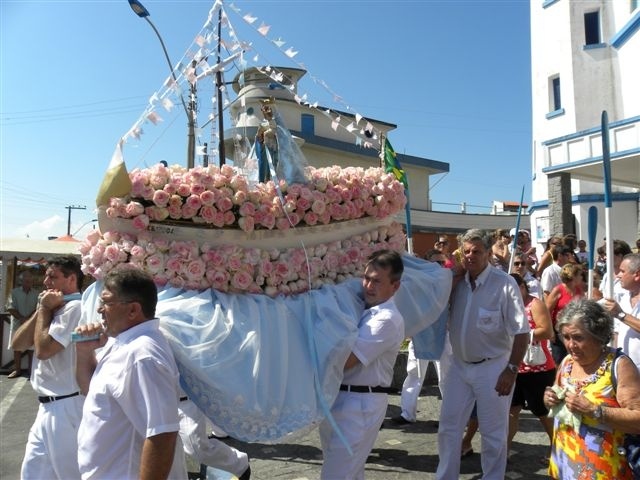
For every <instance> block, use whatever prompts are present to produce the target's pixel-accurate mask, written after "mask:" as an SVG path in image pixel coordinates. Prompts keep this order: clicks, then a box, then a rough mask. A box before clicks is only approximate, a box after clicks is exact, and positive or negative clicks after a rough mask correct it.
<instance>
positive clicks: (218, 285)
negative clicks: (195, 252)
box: [206, 269, 229, 292]
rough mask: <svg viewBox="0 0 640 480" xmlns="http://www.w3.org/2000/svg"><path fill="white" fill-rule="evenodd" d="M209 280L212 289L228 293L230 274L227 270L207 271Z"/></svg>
mask: <svg viewBox="0 0 640 480" xmlns="http://www.w3.org/2000/svg"><path fill="white" fill-rule="evenodd" d="M206 276H207V280H208V281H209V283H210V284H211V287H212V288H215V289H216V290H220V291H222V292H226V291H227V290H228V288H229V286H228V283H229V274H228V273H227V272H226V271H225V270H217V269H216V270H207V273H206Z"/></svg>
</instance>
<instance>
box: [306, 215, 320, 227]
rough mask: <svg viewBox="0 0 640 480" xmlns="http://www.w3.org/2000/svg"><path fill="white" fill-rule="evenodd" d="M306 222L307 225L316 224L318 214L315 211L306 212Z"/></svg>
mask: <svg viewBox="0 0 640 480" xmlns="http://www.w3.org/2000/svg"><path fill="white" fill-rule="evenodd" d="M304 223H306V224H307V225H315V224H317V223H318V215H317V214H315V213H314V212H307V213H305V214H304Z"/></svg>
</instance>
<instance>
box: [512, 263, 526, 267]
mask: <svg viewBox="0 0 640 480" xmlns="http://www.w3.org/2000/svg"><path fill="white" fill-rule="evenodd" d="M522 265H524V262H513V266H514V267H520V266H522Z"/></svg>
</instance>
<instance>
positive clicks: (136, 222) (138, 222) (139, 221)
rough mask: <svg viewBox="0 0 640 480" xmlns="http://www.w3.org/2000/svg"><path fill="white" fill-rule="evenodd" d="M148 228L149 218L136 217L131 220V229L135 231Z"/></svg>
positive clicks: (144, 216) (143, 216)
mask: <svg viewBox="0 0 640 480" xmlns="http://www.w3.org/2000/svg"><path fill="white" fill-rule="evenodd" d="M148 226H149V217H147V216H146V215H138V216H137V217H136V218H134V219H133V228H135V229H136V230H145V229H146V228H147V227H148Z"/></svg>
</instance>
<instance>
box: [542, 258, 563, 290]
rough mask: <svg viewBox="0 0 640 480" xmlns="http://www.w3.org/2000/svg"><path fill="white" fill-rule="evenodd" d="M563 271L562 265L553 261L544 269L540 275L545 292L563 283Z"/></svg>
mask: <svg viewBox="0 0 640 480" xmlns="http://www.w3.org/2000/svg"><path fill="white" fill-rule="evenodd" d="M561 271H562V267H561V266H560V265H558V264H557V263H556V262H553V263H552V264H551V265H549V266H548V267H547V268H545V269H544V271H543V272H542V276H541V277H540V285H541V286H542V291H543V292H550V291H551V290H553V287H555V286H556V285H560V284H561V283H562V279H561V278H560V272H561Z"/></svg>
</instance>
